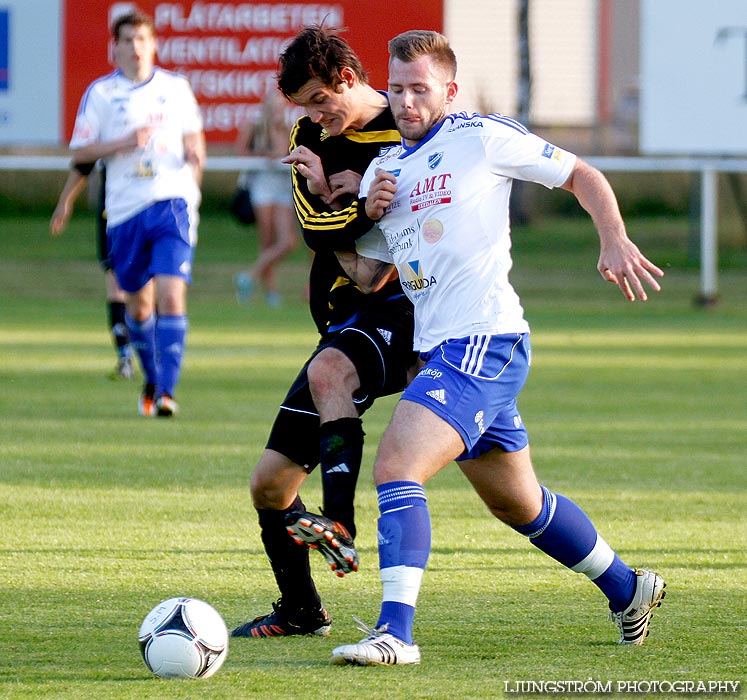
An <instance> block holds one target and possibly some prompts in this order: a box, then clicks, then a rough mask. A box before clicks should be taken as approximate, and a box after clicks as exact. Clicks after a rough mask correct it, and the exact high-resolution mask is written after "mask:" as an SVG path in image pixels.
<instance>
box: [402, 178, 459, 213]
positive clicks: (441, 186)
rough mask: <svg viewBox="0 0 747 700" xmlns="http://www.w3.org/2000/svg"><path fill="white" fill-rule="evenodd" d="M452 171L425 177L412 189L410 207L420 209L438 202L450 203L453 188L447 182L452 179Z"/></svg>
mask: <svg viewBox="0 0 747 700" xmlns="http://www.w3.org/2000/svg"><path fill="white" fill-rule="evenodd" d="M451 177H452V175H451V173H441V174H440V175H434V176H433V177H424V178H423V179H422V180H420V181H419V182H418V183H417V184H416V185H415V187H413V188H412V189H411V190H410V209H411V210H412V211H419V210H421V209H426V208H428V207H433V206H435V205H436V204H449V203H450V202H451V190H450V189H449V188H448V187H447V183H448V182H449V180H451Z"/></svg>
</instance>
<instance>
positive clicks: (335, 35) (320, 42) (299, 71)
mask: <svg viewBox="0 0 747 700" xmlns="http://www.w3.org/2000/svg"><path fill="white" fill-rule="evenodd" d="M342 31H345V30H344V29H333V28H330V29H327V28H326V27H323V26H321V25H319V24H315V25H312V26H309V27H305V28H304V29H302V30H301V32H300V33H299V34H298V35H297V36H296V37H295V38H294V39H293V40H292V41H291V42H290V44H288V46H287V48H286V49H285V51H283V53H282V54H280V59H279V60H278V72H277V75H276V78H277V81H278V88H280V92H282V93H283V94H284V95H285V96H286V97H290V96H291V95H293V94H295V93H296V92H298V91H299V90H300V89H301V88H302V87H303V86H304V85H305V84H306V83H307V82H309V80H312V79H313V78H316V79H317V80H319V81H321V83H322V84H323V85H325V86H326V87H331V88H333V89H335V88H337V86H338V85H339V84H340V83H341V82H342V78H341V77H340V71H341V70H342V69H343V68H350V69H352V71H353V72H354V73H355V75H356V76H357V77H358V80H360V82H361V83H364V84H366V83H368V76H367V75H366V72H365V71H364V70H363V66H362V65H361V61H360V59H359V58H358V56H357V55H356V53H355V51H353V49H352V48H351V47H350V44H348V42H347V41H345V40H344V39H343V38H342V37H341V36H339V32H342Z"/></svg>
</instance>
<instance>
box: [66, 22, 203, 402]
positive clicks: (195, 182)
mask: <svg viewBox="0 0 747 700" xmlns="http://www.w3.org/2000/svg"><path fill="white" fill-rule="evenodd" d="M112 36H113V40H114V58H115V63H116V66H117V70H115V71H114V72H113V73H110V74H109V75H106V76H104V77H101V78H99V79H98V80H95V81H94V82H93V83H91V85H89V87H88V88H87V89H86V92H85V93H84V95H83V98H82V100H81V104H80V108H79V109H78V116H77V118H76V120H75V128H74V130H73V137H72V140H71V142H70V148H71V150H72V154H73V161H74V162H75V163H76V164H81V163H93V162H95V161H97V160H99V159H102V160H103V161H104V163H105V165H106V169H107V170H106V174H107V178H106V202H105V203H106V212H107V233H108V241H109V251H110V253H111V259H112V265H113V269H114V273H115V274H116V276H117V281H118V282H119V284H120V286H121V287H122V289H123V290H124V291H125V297H126V302H125V304H126V310H127V313H126V320H127V326H128V328H129V331H130V338H131V341H132V344H133V347H135V349H136V350H137V353H138V356H139V358H140V363H141V365H142V368H143V374H144V375H145V385H144V387H143V391H142V393H141V395H140V399H139V402H138V411H139V412H140V414H141V415H144V416H154V415H158V416H164V417H168V416H173V415H174V414H175V413H176V412H177V410H178V407H177V404H176V402H175V401H174V397H173V395H174V389H175V387H176V385H177V383H178V380H179V377H180V373H181V365H182V357H183V354H184V343H185V339H186V335H187V328H188V320H187V286H188V285H189V283H190V281H191V272H192V259H193V255H194V246H195V244H196V241H197V221H198V213H197V208H198V206H199V202H200V183H201V179H202V169H203V165H204V161H205V135H204V132H203V129H202V118H201V116H200V111H199V108H198V106H197V102H196V100H195V98H194V94H193V93H192V89H191V88H190V86H189V82H188V81H187V80H186V78H184V77H183V76H179V75H176V74H174V73H171V72H168V71H165V70H163V69H161V68H158V67H156V66H155V56H156V36H155V27H154V24H153V20H152V19H151V18H150V17H149V16H148V15H145V14H143V13H140V12H132V13H128V14H125V15H122V16H120V17H118V18H117V19H116V20H115V21H114V24H113V26H112Z"/></svg>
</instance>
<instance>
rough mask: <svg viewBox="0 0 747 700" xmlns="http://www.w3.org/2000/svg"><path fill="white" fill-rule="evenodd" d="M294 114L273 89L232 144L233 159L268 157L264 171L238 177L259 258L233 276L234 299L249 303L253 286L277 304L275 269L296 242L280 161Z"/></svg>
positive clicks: (287, 170) (287, 174)
mask: <svg viewBox="0 0 747 700" xmlns="http://www.w3.org/2000/svg"><path fill="white" fill-rule="evenodd" d="M298 116H299V114H298V110H297V109H293V108H292V106H291V105H290V104H289V103H288V102H287V101H286V99H285V98H284V97H283V96H282V95H281V94H280V92H279V91H278V90H277V88H276V87H275V86H274V85H273V86H272V87H271V88H269V89H268V91H267V93H266V94H265V97H264V99H263V100H262V105H261V110H260V112H259V114H258V115H257V118H256V119H254V120H251V119H250V120H247V122H246V124H244V126H243V128H242V129H240V131H239V135H238V138H237V140H236V152H237V154H238V155H248V156H259V157H262V158H266V159H267V164H266V165H265V167H264V168H262V169H260V170H258V171H255V172H245V173H242V174H241V178H242V179H244V180H245V183H244V186H246V187H247V189H248V190H249V194H250V198H251V202H252V206H253V207H254V215H255V217H256V230H257V236H258V244H259V245H258V247H259V255H258V257H257V259H256V260H255V261H254V264H253V265H252V266H251V267H250V268H249V269H248V270H244V271H242V272H238V273H236V275H235V276H234V284H235V286H236V297H237V299H238V300H239V303H241V304H248V303H249V301H250V300H251V298H252V296H253V294H254V292H255V290H256V288H257V286H261V287H262V289H263V290H264V295H265V303H266V304H267V305H268V306H270V307H273V308H275V307H278V306H280V304H281V302H282V299H281V296H280V292H279V290H278V286H277V279H276V274H275V273H276V266H277V264H278V263H279V262H280V261H281V260H283V259H284V258H285V257H287V256H288V255H289V254H290V253H291V251H292V250H293V249H294V248H295V247H296V245H297V244H298V221H297V220H296V213H295V210H294V208H293V193H292V189H291V186H292V183H291V166H290V165H285V164H283V163H281V162H280V158H282V157H284V156H287V155H288V141H289V134H290V130H291V127H292V126H293V123H294V121H295V120H296V118H297V117H298Z"/></svg>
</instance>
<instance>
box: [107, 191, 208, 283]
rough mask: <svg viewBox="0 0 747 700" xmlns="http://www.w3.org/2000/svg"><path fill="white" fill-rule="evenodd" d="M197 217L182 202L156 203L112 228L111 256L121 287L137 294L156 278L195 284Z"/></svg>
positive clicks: (168, 200)
mask: <svg viewBox="0 0 747 700" xmlns="http://www.w3.org/2000/svg"><path fill="white" fill-rule="evenodd" d="M195 226H196V221H195V217H194V216H193V215H191V214H190V212H189V208H188V207H187V203H186V202H185V201H184V200H183V199H167V200H164V201H162V202H154V203H153V204H151V205H150V206H149V207H147V208H146V209H143V211H141V212H139V213H137V214H135V216H133V217H132V218H130V219H128V220H127V221H125V222H124V223H121V224H119V225H118V226H110V227H109V229H108V231H107V233H108V238H109V255H110V258H111V263H112V268H113V269H114V273H115V274H116V276H117V281H118V282H119V286H120V287H122V289H124V290H125V291H126V292H137V291H138V290H139V289H142V288H143V287H144V286H145V285H146V284H147V282H148V281H149V280H150V279H152V278H153V277H155V276H156V275H174V276H176V277H181V278H182V279H184V280H185V281H186V282H187V284H189V283H190V282H191V280H192V259H193V257H194V245H193V241H194V240H195V238H196V236H195V235H194V227H195Z"/></svg>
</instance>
